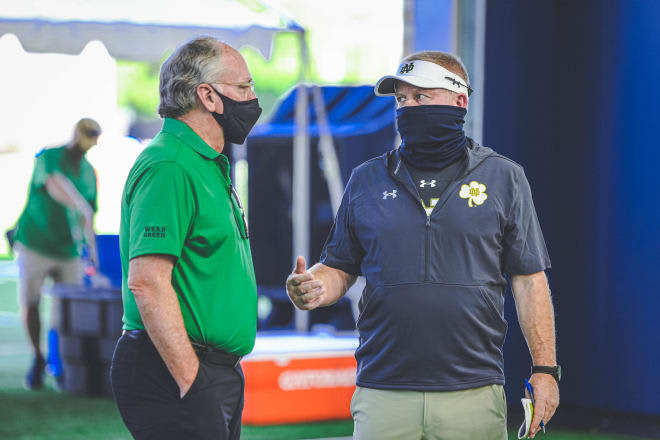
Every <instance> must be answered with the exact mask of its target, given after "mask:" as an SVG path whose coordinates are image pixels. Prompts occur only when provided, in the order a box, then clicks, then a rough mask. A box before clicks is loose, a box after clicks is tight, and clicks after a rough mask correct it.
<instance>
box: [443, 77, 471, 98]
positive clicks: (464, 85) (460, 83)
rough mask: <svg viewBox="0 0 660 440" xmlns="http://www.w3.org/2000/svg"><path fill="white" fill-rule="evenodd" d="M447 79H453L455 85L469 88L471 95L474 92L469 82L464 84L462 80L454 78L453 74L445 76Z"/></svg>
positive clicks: (468, 91)
mask: <svg viewBox="0 0 660 440" xmlns="http://www.w3.org/2000/svg"><path fill="white" fill-rule="evenodd" d="M445 79H448V80H449V81H451V82H452V84H454V85H455V86H458V87H465V88H466V89H467V94H468V96H470V95H471V94H472V92H473V90H472V87H470V86H468V85H467V84H463V83H462V82H460V81H457V80H456V79H454V78H452V77H451V76H445Z"/></svg>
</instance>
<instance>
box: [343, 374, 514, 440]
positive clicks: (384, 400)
mask: <svg viewBox="0 0 660 440" xmlns="http://www.w3.org/2000/svg"><path fill="white" fill-rule="evenodd" d="M351 414H352V415H353V421H354V432H353V439H355V440H420V439H422V440H506V439H507V431H506V397H505V396H504V388H503V387H502V386H501V385H487V386H483V387H479V388H473V389H469V390H461V391H428V392H422V391H405V390H377V389H373V388H363V387H357V389H356V390H355V393H354V394H353V399H352V401H351Z"/></svg>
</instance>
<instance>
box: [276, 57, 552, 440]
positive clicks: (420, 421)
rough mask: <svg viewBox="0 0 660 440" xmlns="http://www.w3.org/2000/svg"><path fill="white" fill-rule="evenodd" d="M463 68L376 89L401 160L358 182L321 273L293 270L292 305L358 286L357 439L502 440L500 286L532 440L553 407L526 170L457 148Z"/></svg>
mask: <svg viewBox="0 0 660 440" xmlns="http://www.w3.org/2000/svg"><path fill="white" fill-rule="evenodd" d="M471 91H472V90H471V88H470V87H469V83H468V75H467V71H466V69H465V67H464V65H463V63H462V62H461V61H460V59H459V58H457V57H455V56H454V55H451V54H447V53H444V52H420V53H416V54H413V55H410V56H408V57H407V58H405V59H404V60H403V61H402V64H401V66H399V69H398V71H397V73H396V74H395V75H388V76H385V77H383V78H382V79H381V80H380V81H379V82H378V84H377V85H376V90H375V92H376V94H377V95H381V96H382V95H394V96H395V98H396V100H397V104H398V109H397V126H398V130H399V134H400V135H401V139H402V145H401V147H400V148H398V149H396V150H393V151H390V152H388V153H386V154H384V155H382V156H380V157H376V158H373V159H371V160H369V161H367V162H365V163H363V164H362V165H360V166H358V167H357V168H355V169H354V170H353V173H352V175H351V178H350V180H349V182H348V184H347V186H346V190H345V192H344V196H343V199H342V203H341V206H340V207H339V211H338V212H337V217H336V219H335V223H334V225H333V227H332V230H331V231H330V234H329V236H328V240H327V242H326V244H325V247H324V249H323V252H322V254H321V260H320V262H319V263H317V264H316V265H314V266H312V267H311V268H309V269H306V262H305V260H304V258H302V257H298V261H297V263H296V268H295V269H294V271H293V273H292V274H291V275H290V276H289V277H288V279H287V283H286V287H287V292H288V294H289V297H290V298H291V300H292V301H293V303H294V304H295V305H296V307H298V308H300V309H302V310H311V309H314V308H316V307H322V306H328V305H331V304H334V303H335V302H337V301H338V300H339V299H340V298H341V297H342V296H343V295H344V294H345V293H346V291H347V290H348V288H349V287H350V286H351V285H352V284H353V283H354V282H355V280H356V277H357V276H359V275H363V276H364V277H365V278H366V287H365V289H364V292H363V294H362V298H361V300H360V317H359V319H358V322H357V328H358V331H359V333H360V345H359V347H358V349H357V351H356V353H355V356H356V359H357V363H358V374H357V389H356V392H355V394H354V397H353V401H352V403H351V412H352V414H353V418H354V421H355V433H354V436H355V438H357V439H379V440H382V439H413V438H416V439H419V438H422V437H423V438H425V439H432V438H433V439H435V438H437V439H440V438H443V439H445V438H446V439H452V440H453V439H463V438H465V439H472V438H479V439H498V440H499V439H506V438H507V432H506V399H505V396H504V391H503V388H502V385H503V384H504V372H503V367H504V365H503V364H504V360H503V355H502V346H503V344H504V338H505V335H506V329H507V323H506V321H505V320H504V317H503V316H504V294H505V292H506V287H507V276H509V277H510V280H511V286H512V290H513V294H514V298H515V301H516V307H517V309H518V318H519V322H520V325H521V328H522V330H523V333H524V335H525V338H526V340H527V344H528V346H529V350H530V353H531V356H532V360H533V370H532V373H533V374H532V376H531V378H530V383H531V385H532V386H533V387H534V392H535V397H536V402H535V403H536V406H535V413H534V419H533V420H532V425H531V431H530V436H532V437H533V436H534V435H535V434H536V432H538V430H539V429H540V423H541V422H544V423H547V422H548V421H549V420H550V419H551V418H552V416H553V414H554V412H555V410H556V408H557V406H558V404H559V388H558V381H559V374H560V370H559V367H558V366H557V362H556V354H555V330H554V312H553V308H552V301H551V297H550V290H549V287H548V282H547V278H546V276H545V272H544V271H545V269H548V268H549V267H550V259H549V257H548V253H547V250H546V246H545V242H544V240H543V235H542V233H541V228H540V226H539V222H538V219H537V217H536V212H535V209H534V204H533V202H532V195H531V190H530V187H529V184H528V182H527V179H526V177H525V173H524V171H523V169H522V167H521V166H520V165H518V164H516V163H515V162H513V161H511V160H510V159H507V158H506V157H504V156H502V155H500V154H497V153H495V152H494V151H493V150H491V149H490V148H486V147H482V146H480V145H478V144H476V143H475V142H473V141H472V140H471V139H469V138H467V137H466V136H465V133H464V132H463V123H464V118H465V115H466V112H467V106H468V99H469V98H468V96H469V94H470V93H471Z"/></svg>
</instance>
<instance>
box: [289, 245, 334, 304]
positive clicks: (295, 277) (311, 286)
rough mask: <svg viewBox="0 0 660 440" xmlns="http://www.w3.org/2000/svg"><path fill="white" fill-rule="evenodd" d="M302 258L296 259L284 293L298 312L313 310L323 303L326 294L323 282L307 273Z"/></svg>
mask: <svg viewBox="0 0 660 440" xmlns="http://www.w3.org/2000/svg"><path fill="white" fill-rule="evenodd" d="M306 266H307V263H306V262H305V258H304V257H298V260H297V261H296V268H295V269H294V270H293V272H291V275H289V277H288V278H287V279H286V293H287V294H288V295H289V298H291V301H292V302H293V304H294V305H295V306H296V307H298V308H299V309H300V310H313V309H315V308H317V307H318V306H320V305H321V304H322V303H323V295H325V293H326V289H325V285H324V283H323V280H321V279H317V278H315V277H314V274H312V273H311V272H309V271H307V269H306Z"/></svg>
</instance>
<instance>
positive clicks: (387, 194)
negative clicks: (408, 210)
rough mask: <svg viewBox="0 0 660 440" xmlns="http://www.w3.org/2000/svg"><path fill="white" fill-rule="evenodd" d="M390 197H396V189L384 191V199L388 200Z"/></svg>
mask: <svg viewBox="0 0 660 440" xmlns="http://www.w3.org/2000/svg"><path fill="white" fill-rule="evenodd" d="M388 197H392V198H393V199H396V190H395V189H393V190H392V192H389V193H388V192H387V191H383V200H387V198H388Z"/></svg>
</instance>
